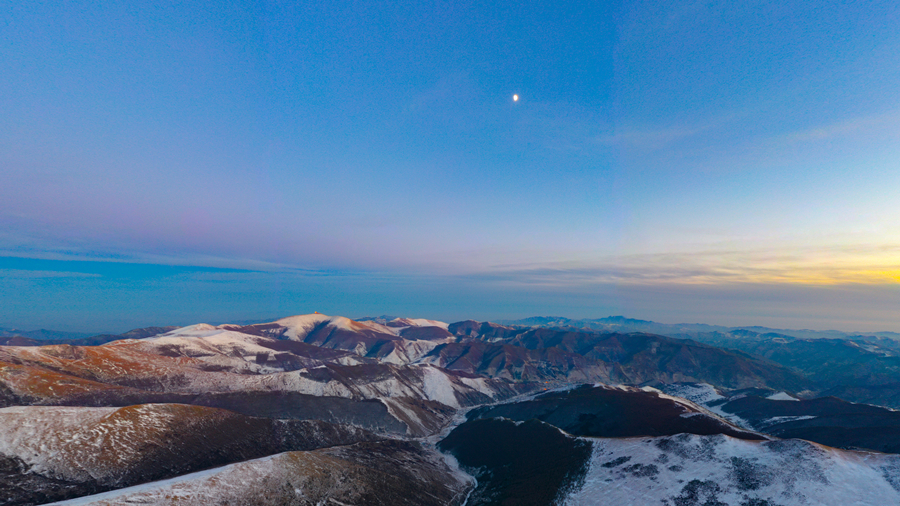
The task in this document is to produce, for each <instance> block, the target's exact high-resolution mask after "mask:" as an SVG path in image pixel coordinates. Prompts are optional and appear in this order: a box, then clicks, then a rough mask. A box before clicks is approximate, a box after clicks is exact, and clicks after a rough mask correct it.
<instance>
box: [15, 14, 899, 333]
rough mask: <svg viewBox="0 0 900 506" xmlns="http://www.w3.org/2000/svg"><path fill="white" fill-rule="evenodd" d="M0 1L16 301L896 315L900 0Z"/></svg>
mask: <svg viewBox="0 0 900 506" xmlns="http://www.w3.org/2000/svg"><path fill="white" fill-rule="evenodd" d="M5 7H6V8H4V9H0V20H2V23H3V26H4V35H5V37H4V39H5V40H6V41H7V43H6V44H4V45H2V47H0V65H2V67H3V68H4V69H6V71H5V72H3V74H2V75H0V97H2V98H0V131H2V132H3V135H0V170H2V179H3V183H2V184H0V282H2V284H3V286H4V290H2V292H0V325H15V326H21V327H24V328H34V327H50V328H59V329H63V330H65V329H67V328H68V329H89V330H94V329H111V330H112V329H119V330H124V329H127V328H131V327H136V326H142V325H160V324H167V323H170V322H171V323H174V322H180V323H193V322H194V318H195V317H197V318H201V319H210V320H227V319H229V318H234V317H240V318H247V319H252V318H254V316H260V317H269V316H275V315H286V314H294V313H297V312H304V311H303V310H301V308H304V309H308V310H309V311H311V310H320V311H323V312H329V311H330V312H333V313H336V314H348V315H360V314H371V313H376V312H377V313H378V314H381V313H394V314H400V315H410V316H423V317H433V318H438V319H451V320H452V319H454V318H460V319H461V318H476V319H478V318H480V319H490V318H494V319H497V318H519V317H525V316H531V315H534V314H561V315H564V316H573V317H601V316H606V315H609V314H625V315H628V316H632V317H636V318H642V319H649V320H654V321H669V322H681V321H697V322H705V323H717V324H723V325H729V326H730V325H767V326H773V327H790V328H812V329H830V328H834V329H838V330H864V331H874V330H893V331H900V319H898V316H897V314H898V312H897V308H898V307H900V200H898V199H897V195H900V94H898V93H897V85H896V83H898V82H900V32H898V31H897V30H896V27H897V26H900V7H898V5H897V4H896V2H891V1H866V2H856V3H852V4H848V3H846V2H838V1H827V2H816V3H815V4H811V3H809V2H801V1H788V2H774V1H773V2H762V3H760V2H683V3H676V4H672V3H671V2H654V1H648V2H643V1H614V2H604V3H598V2H575V3H571V2H569V3H565V4H560V5H556V4H554V5H552V6H551V5H540V4H537V5H531V4H522V3H521V2H516V3H512V2H510V3H492V4H491V5H487V6H485V5H475V4H467V3H460V2H454V3H451V4H447V3H442V2H418V3H417V4H416V5H414V6H410V5H404V6H398V5H393V4H391V3H389V2H384V3H379V2H374V3H372V2H369V3H366V4H365V5H361V4H358V3H352V2H337V3H329V4H327V5H324V4H323V5H319V4H314V3H301V4H299V5H282V4H277V3H274V2H240V1H239V2H232V3H230V4H228V5H221V3H220V2H201V3H199V4H190V5H188V4H178V3H176V4H169V3H158V2H147V3H142V4H140V5H134V4H133V3H129V2H111V3H110V2H106V3H103V4H96V3H94V2H77V1H76V2H67V3H64V4H58V3H48V4H40V3H30V4H22V3H17V2H7V3H6V4H5ZM513 94H517V95H518V96H519V97H520V99H519V100H518V101H513V100H512V96H513ZM128 266H130V267H128ZM188 318H190V319H188Z"/></svg>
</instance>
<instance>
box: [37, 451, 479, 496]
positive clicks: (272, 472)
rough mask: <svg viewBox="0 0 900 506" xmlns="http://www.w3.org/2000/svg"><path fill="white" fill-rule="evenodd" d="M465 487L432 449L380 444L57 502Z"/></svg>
mask: <svg viewBox="0 0 900 506" xmlns="http://www.w3.org/2000/svg"><path fill="white" fill-rule="evenodd" d="M470 488H471V482H470V480H469V478H468V477H467V476H465V475H464V474H462V473H460V472H459V471H458V470H456V469H453V468H451V467H450V466H448V465H447V463H446V462H445V460H444V458H443V457H442V456H441V455H440V454H438V453H437V452H436V451H434V450H430V449H427V448H424V447H422V446H421V445H419V444H417V443H409V442H403V441H384V442H377V443H360V444H357V445H352V446H343V447H334V448H328V449H321V450H315V451H306V452H288V453H281V454H278V455H274V456H271V457H266V458H262V459H256V460H248V461H246V462H240V463H237V464H231V465H228V466H224V467H220V468H217V469H210V470H208V471H201V472H198V473H193V474H188V475H184V476H180V477H178V478H172V479H169V480H164V481H159V482H154V483H148V484H145V485H138V486H135V487H129V488H124V489H120V490H116V491H112V492H106V493H102V494H97V495H93V496H88V497H82V498H79V499H73V500H69V501H63V502H59V503H54V504H59V505H68V506H75V505H96V506H102V505H103V506H105V505H109V506H112V505H118V504H143V505H169V504H181V505H198V506H199V505H208V504H240V505H244V506H256V505H259V506H268V505H272V504H292V505H299V506H313V505H326V504H328V505H331V504H334V505H341V504H366V505H372V506H379V505H383V506H395V505H396V506H444V505H447V506H455V505H458V504H461V503H462V502H463V501H464V500H465V497H466V494H467V492H468V490H469V489H470Z"/></svg>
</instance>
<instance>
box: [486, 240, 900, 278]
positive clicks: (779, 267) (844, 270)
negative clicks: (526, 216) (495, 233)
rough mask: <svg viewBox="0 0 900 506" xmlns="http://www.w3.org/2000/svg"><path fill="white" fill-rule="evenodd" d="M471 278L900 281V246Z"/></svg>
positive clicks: (692, 256)
mask: <svg viewBox="0 0 900 506" xmlns="http://www.w3.org/2000/svg"><path fill="white" fill-rule="evenodd" d="M469 277H471V278H474V279H481V280H485V281H495V282H501V283H510V284H522V285H537V286H556V287H563V286H570V287H576V286H578V285H581V286H590V285H596V284H642V285H652V284H693V285H700V284H702V285H716V284H733V283H750V284H769V285H771V284H793V285H837V284H895V283H900V245H880V246H871V247H868V248H866V247H835V248H830V249H815V250H813V249H809V250H800V251H792V252H786V251H780V252H779V251H771V250H756V251H702V252H694V253H680V254H643V255H625V256H616V257H608V258H605V259H602V260H599V261H596V262H557V263H554V262H545V263H539V264H519V265H497V266H494V267H492V268H489V269H485V270H484V271H481V272H478V273H472V274H470V275H469Z"/></svg>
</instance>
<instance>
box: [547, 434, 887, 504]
mask: <svg viewBox="0 0 900 506" xmlns="http://www.w3.org/2000/svg"><path fill="white" fill-rule="evenodd" d="M591 441H593V444H594V449H593V454H592V459H591V463H590V467H589V470H588V472H587V475H586V476H585V478H584V484H583V486H581V487H579V488H578V490H577V491H575V492H573V493H571V494H570V495H569V496H568V497H567V499H566V501H565V502H564V504H565V505H567V506H589V505H590V506H593V505H597V504H616V505H619V506H632V505H633V506H643V505H648V504H659V505H664V506H693V505H696V506H700V505H716V506H750V505H752V506H776V505H777V506H794V505H797V506H800V505H821V506H830V505H833V506H851V505H856V506H863V505H865V506H883V505H888V504H900V456H896V455H885V454H880V453H868V452H852V451H843V450H836V449H834V448H829V447H826V446H820V445H817V444H815V443H810V442H808V441H802V440H778V441H764V442H758V441H745V440H740V439H734V438H731V437H728V436H724V435H715V436H695V435H689V434H679V435H677V436H670V437H660V438H633V439H591Z"/></svg>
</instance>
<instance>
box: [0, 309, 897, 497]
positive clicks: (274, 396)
mask: <svg viewBox="0 0 900 506" xmlns="http://www.w3.org/2000/svg"><path fill="white" fill-rule="evenodd" d="M42 332H44V334H42V336H43V337H52V338H53V339H35V336H34V335H32V336H30V337H29V336H21V335H10V336H6V337H3V338H2V339H3V341H0V490H2V491H3V492H2V493H0V504H10V505H11V504H43V503H48V502H52V501H56V500H69V501H70V503H71V504H117V503H122V502H126V501H130V502H140V503H142V504H171V503H172V502H173V501H174V499H173V498H174V497H177V498H178V499H179V501H180V502H179V503H184V504H208V503H209V502H210V501H219V502H222V503H233V504H310V505H312V504H467V505H477V504H668V505H677V506H682V505H691V504H696V505H701V504H716V505H723V504H726V505H741V506H747V505H750V506H762V505H776V504H777V505H791V504H848V503H847V502H840V500H843V499H846V498H850V497H855V498H856V499H855V500H857V503H856V504H891V503H898V502H900V456H894V454H895V453H898V452H900V445H898V444H897V443H896V441H898V439H897V436H898V435H900V416H898V414H897V412H895V411H893V410H892V409H890V407H891V406H894V407H898V406H897V404H896V402H897V401H898V400H900V396H895V394H894V392H895V389H897V388H898V387H897V383H898V382H895V381H894V380H893V378H897V374H896V372H897V371H896V369H895V367H896V360H900V359H898V358H897V355H896V353H898V352H900V345H898V344H900V343H898V341H896V340H895V339H894V337H893V335H891V334H890V333H876V334H865V335H864V334H858V335H856V334H853V335H850V334H847V335H841V336H836V335H833V333H827V335H825V334H823V335H820V336H818V337H814V338H813V337H810V335H809V332H812V331H796V332H794V333H793V334H792V333H788V331H778V332H776V331H772V330H771V329H761V328H743V327H742V328H727V329H726V328H719V327H712V326H705V325H694V326H688V325H681V326H668V325H664V324H657V323H654V322H648V321H642V320H632V319H627V318H622V317H610V318H605V319H600V320H568V319H562V318H543V317H540V318H529V319H526V320H519V321H515V322H503V323H502V324H501V323H490V322H478V321H473V320H467V321H461V322H456V323H451V324H447V323H444V322H439V321H434V320H425V319H409V318H394V317H377V318H362V319H359V320H351V319H348V318H344V317H332V316H326V315H321V314H318V313H316V314H309V315H299V316H292V317H288V318H282V319H279V320H275V321H271V322H264V323H251V324H222V325H215V326H214V325H207V324H196V325H190V326H187V327H180V328H173V327H152V328H147V329H136V330H134V331H130V332H128V333H126V334H122V335H102V336H80V337H72V336H59V335H52V334H53V333H52V332H50V331H42ZM896 391H900V390H896ZM860 402H863V403H860ZM785 473H789V474H785ZM786 476H790V477H791V478H790V479H789V480H788V479H787V478H786ZM866 480H868V481H866ZM629 494H630V495H629ZM223 501H224V502H223ZM629 501H630V502H629ZM859 501H862V502H859ZM885 501H886V502H885Z"/></svg>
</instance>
